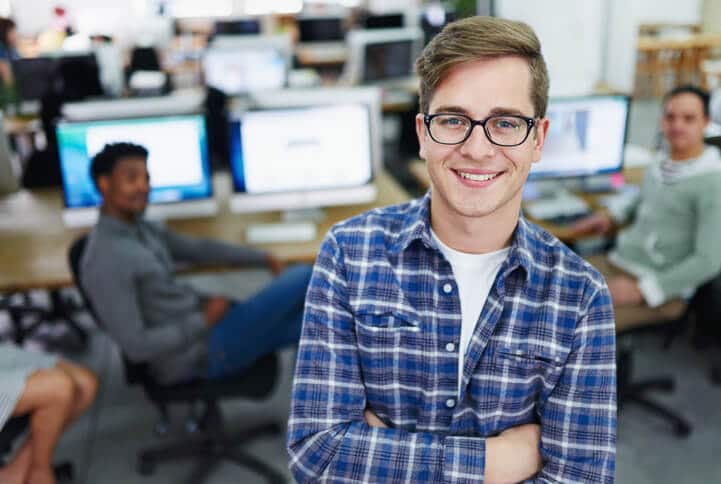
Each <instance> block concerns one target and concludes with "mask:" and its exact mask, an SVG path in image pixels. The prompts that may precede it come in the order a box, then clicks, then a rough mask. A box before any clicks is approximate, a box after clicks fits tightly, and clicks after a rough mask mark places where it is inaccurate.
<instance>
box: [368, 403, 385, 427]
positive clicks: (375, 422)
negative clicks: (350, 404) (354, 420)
mask: <svg viewBox="0 0 721 484" xmlns="http://www.w3.org/2000/svg"><path fill="white" fill-rule="evenodd" d="M363 418H364V419H365V421H366V423H367V424H368V425H370V426H371V427H379V428H383V429H387V428H388V426H387V425H386V424H384V423H383V421H382V420H381V419H379V418H378V417H377V416H376V414H374V413H373V412H371V411H370V410H368V409H367V408H366V409H365V410H364V411H363Z"/></svg>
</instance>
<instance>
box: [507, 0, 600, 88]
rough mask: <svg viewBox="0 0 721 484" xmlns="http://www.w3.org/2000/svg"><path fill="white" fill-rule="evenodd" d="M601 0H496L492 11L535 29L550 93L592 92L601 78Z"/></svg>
mask: <svg viewBox="0 0 721 484" xmlns="http://www.w3.org/2000/svg"><path fill="white" fill-rule="evenodd" d="M604 3H605V0H584V1H578V0H544V1H542V2H530V1H526V0H499V1H497V2H496V15H498V16H499V17H503V18H508V19H513V20H521V21H523V22H526V23H527V24H529V25H530V26H531V27H533V29H534V30H535V31H536V35H538V38H539V39H540V41H541V50H542V52H543V55H544V57H545V59H546V63H547V64H548V70H549V74H550V77H551V87H550V92H551V95H552V96H570V95H577V94H587V93H590V92H592V90H593V87H594V85H595V84H596V82H597V81H598V80H599V79H600V78H601V66H602V52H603V49H602V47H603V45H602V35H603V28H602V26H603V12H604V8H603V7H604V6H603V4H604Z"/></svg>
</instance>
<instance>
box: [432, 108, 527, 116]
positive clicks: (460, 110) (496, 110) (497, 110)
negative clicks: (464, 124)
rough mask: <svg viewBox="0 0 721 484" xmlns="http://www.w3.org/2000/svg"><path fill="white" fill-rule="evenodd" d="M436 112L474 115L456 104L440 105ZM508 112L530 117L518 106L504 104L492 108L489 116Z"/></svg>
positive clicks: (512, 114) (513, 114)
mask: <svg viewBox="0 0 721 484" xmlns="http://www.w3.org/2000/svg"><path fill="white" fill-rule="evenodd" d="M436 113H458V114H465V115H466V116H469V117H472V116H471V115H470V112H469V111H468V110H467V109H466V108H464V107H462V106H455V105H448V106H438V108H437V109H436ZM502 114H507V115H511V116H523V117H528V116H527V115H526V114H525V113H523V111H521V110H519V109H516V108H506V107H502V106H498V107H495V108H493V109H491V110H490V111H489V113H488V116H497V115H502Z"/></svg>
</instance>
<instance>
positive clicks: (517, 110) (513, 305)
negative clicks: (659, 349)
mask: <svg viewBox="0 0 721 484" xmlns="http://www.w3.org/2000/svg"><path fill="white" fill-rule="evenodd" d="M416 66H417V71H418V75H419V76H420V79H421V98H420V99H421V101H420V102H421V110H422V114H419V115H418V116H417V119H416V128H417V133H418V138H419V141H420V154H421V157H422V158H424V159H425V160H426V163H427V166H428V171H429V173H430V178H431V181H432V188H431V190H430V193H428V194H427V195H426V196H425V197H423V198H422V199H419V200H415V201H413V202H410V203H408V204H404V205H400V206H395V207H389V208H385V209H380V210H374V211H371V212H368V213H366V214H364V215H361V216H359V217H356V218H353V219H351V220H349V221H346V222H343V223H341V224H338V225H336V226H335V227H334V228H333V229H332V230H331V231H330V233H329V234H328V236H327V237H326V240H325V242H324V244H323V246H322V248H321V252H320V255H319V256H318V260H317V262H316V266H315V269H314V272H313V276H312V278H311V283H310V288H309V291H308V296H307V298H306V308H305V316H304V321H303V331H302V336H301V343H300V348H299V352H298V362H297V367H296V374H295V382H294V389H293V397H292V406H291V416H290V420H289V433H288V452H289V458H290V468H291V470H292V472H293V474H294V475H295V477H296V479H297V480H298V481H299V482H314V481H316V480H319V479H320V480H327V481H330V482H372V483H375V482H413V483H418V482H433V483H435V482H453V483H461V482H463V483H477V482H482V481H485V482H518V481H522V480H524V479H533V478H535V479H536V481H537V482H571V481H573V482H611V481H612V480H613V475H614V462H615V434H616V377H615V338H614V324H613V313H612V308H611V303H610V298H609V294H608V290H607V287H606V285H605V283H604V280H603V278H602V277H601V275H600V274H599V273H598V272H597V271H596V270H595V269H593V268H592V267H591V266H590V265H589V264H587V263H586V262H584V261H583V260H582V259H580V258H579V257H577V256H576V255H575V254H573V253H572V252H571V251H570V250H568V249H567V248H566V247H565V246H564V245H562V244H561V243H560V242H558V240H557V239H555V238H554V237H552V236H551V235H549V234H547V233H546V232H544V231H542V230H541V229H539V228H538V227H536V226H534V225H532V224H530V223H529V222H527V221H526V220H525V219H523V218H521V217H520V216H519V213H520V208H521V187H522V185H523V183H524V182H525V180H526V177H527V175H528V171H529V169H530V166H531V163H532V162H535V161H538V159H539V158H540V156H541V149H542V148H543V142H544V139H545V136H546V132H547V129H548V120H547V119H546V118H545V117H544V116H545V111H546V104H547V97H548V94H547V91H548V74H547V71H546V66H545V62H544V60H543V57H542V56H541V51H540V44H539V42H538V39H537V38H536V36H535V34H534V33H533V31H532V30H531V29H530V28H529V27H528V26H527V25H525V24H522V23H520V22H513V21H508V20H502V19H497V18H486V17H475V18H468V19H464V20H461V21H458V22H455V23H452V24H450V25H448V26H447V27H446V28H445V29H444V30H443V32H441V33H440V34H439V35H437V36H436V37H435V38H434V39H433V40H432V41H431V42H430V43H429V44H428V46H427V47H426V48H425V50H424V51H423V53H422V54H421V57H420V59H419V60H418V62H417V65H416Z"/></svg>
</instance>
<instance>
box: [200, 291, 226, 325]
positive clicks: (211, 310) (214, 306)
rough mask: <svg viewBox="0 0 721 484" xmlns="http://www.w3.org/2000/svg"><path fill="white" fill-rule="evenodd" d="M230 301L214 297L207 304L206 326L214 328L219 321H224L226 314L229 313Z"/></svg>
mask: <svg viewBox="0 0 721 484" xmlns="http://www.w3.org/2000/svg"><path fill="white" fill-rule="evenodd" d="M229 307H230V301H229V300H228V299H226V298H224V297H220V296H213V297H211V298H210V299H208V301H207V302H206V303H205V307H204V308H203V313H204V314H205V324H207V325H208V327H211V328H212V327H213V326H215V325H216V324H217V322H218V321H220V320H221V319H223V316H225V313H226V312H228V308H229Z"/></svg>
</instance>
